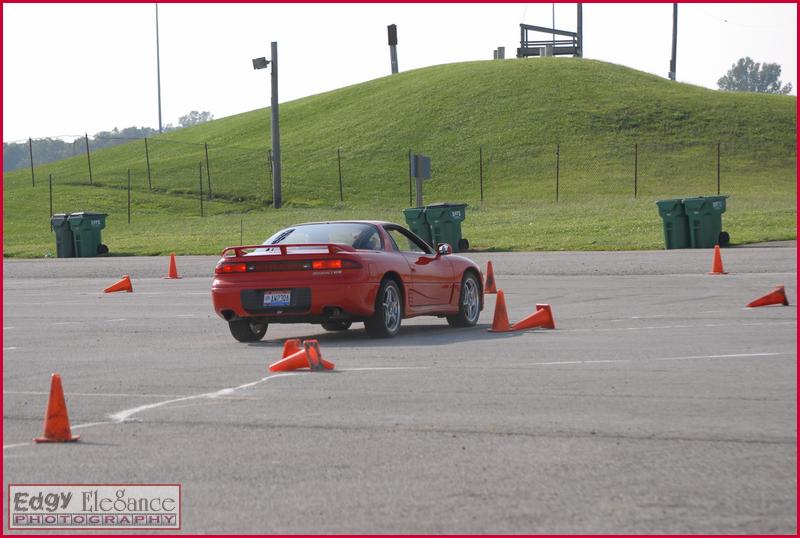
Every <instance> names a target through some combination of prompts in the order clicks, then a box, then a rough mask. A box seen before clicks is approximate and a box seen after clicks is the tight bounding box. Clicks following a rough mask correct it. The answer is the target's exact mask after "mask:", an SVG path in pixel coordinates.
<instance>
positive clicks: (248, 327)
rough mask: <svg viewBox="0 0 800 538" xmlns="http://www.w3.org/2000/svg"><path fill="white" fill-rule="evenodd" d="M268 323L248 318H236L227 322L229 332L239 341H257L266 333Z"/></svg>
mask: <svg viewBox="0 0 800 538" xmlns="http://www.w3.org/2000/svg"><path fill="white" fill-rule="evenodd" d="M267 327H269V324H268V323H256V322H255V321H253V320H250V319H237V320H234V321H229V322H228V328H229V329H230V330H231V334H232V335H233V337H234V338H236V339H237V340H238V341H240V342H258V341H259V340H261V339H262V338H264V335H265V334H267Z"/></svg>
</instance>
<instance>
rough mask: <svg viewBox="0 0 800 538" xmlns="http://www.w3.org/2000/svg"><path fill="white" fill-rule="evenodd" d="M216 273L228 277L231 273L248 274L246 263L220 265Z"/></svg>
mask: <svg viewBox="0 0 800 538" xmlns="http://www.w3.org/2000/svg"><path fill="white" fill-rule="evenodd" d="M214 272H215V273H216V274H218V275H227V274H230V273H246V272H247V264H246V263H225V262H222V263H218V264H217V267H216V269H215V270H214Z"/></svg>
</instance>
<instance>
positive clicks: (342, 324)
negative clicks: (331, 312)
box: [322, 319, 353, 331]
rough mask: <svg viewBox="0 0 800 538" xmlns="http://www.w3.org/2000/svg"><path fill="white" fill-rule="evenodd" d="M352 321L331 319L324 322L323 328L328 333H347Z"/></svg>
mask: <svg viewBox="0 0 800 538" xmlns="http://www.w3.org/2000/svg"><path fill="white" fill-rule="evenodd" d="M352 324H353V322H352V321H348V320H344V319H331V320H328V321H323V322H322V328H323V329H325V330H326V331H346V330H347V329H349V328H350V325H352Z"/></svg>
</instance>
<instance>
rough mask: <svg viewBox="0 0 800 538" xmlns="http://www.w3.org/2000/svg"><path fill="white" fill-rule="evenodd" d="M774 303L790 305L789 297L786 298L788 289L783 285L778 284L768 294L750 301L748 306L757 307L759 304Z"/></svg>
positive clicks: (767, 304)
mask: <svg viewBox="0 0 800 538" xmlns="http://www.w3.org/2000/svg"><path fill="white" fill-rule="evenodd" d="M773 304H781V305H783V306H789V299H787V298H786V290H785V289H784V288H783V286H778V287H776V288H775V289H774V290H772V291H771V292H769V293H768V294H766V295H764V296H762V297H759V298H758V299H755V300H753V301H751V302H750V303H748V305H747V307H748V308H755V307H757V306H769V305H773Z"/></svg>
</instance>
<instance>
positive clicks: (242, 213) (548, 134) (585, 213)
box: [3, 58, 797, 257]
mask: <svg viewBox="0 0 800 538" xmlns="http://www.w3.org/2000/svg"><path fill="white" fill-rule="evenodd" d="M796 108H797V100H796V98H795V97H791V96H775V95H760V94H742V93H723V92H716V91H712V90H707V89H703V88H698V87H694V86H690V85H686V84H678V83H674V82H670V81H667V80H664V79H661V78H659V77H655V76H652V75H648V74H644V73H641V72H637V71H634V70H631V69H627V68H624V67H620V66H617V65H612V64H606V63H602V62H596V61H590V60H579V59H563V58H552V59H547V58H545V59H535V60H506V61H502V62H496V61H485V62H469V63H462V64H451V65H444V66H436V67H430V68H425V69H420V70H416V71H409V72H406V73H401V74H399V75H394V76H391V77H385V78H381V79H377V80H374V81H370V82H367V83H363V84H358V85H355V86H351V87H347V88H343V89H340V90H337V91H333V92H328V93H325V94H321V95H315V96H311V97H307V98H304V99H300V100H297V101H294V102H291V103H286V104H283V105H281V141H282V152H283V159H282V165H283V199H284V208H282V209H280V210H274V209H272V208H271V198H272V196H271V190H270V188H269V175H268V169H267V162H266V151H267V148H269V147H270V140H269V110H268V109H263V110H256V111H252V112H247V113H244V114H239V115H237V116H232V117H229V118H223V119H220V120H216V121H214V122H211V123H208V124H204V125H200V126H197V127H194V128H190V129H184V130H180V131H176V132H171V133H168V134H165V135H163V136H160V137H157V138H153V139H148V150H149V154H150V155H149V156H150V163H151V178H150V182H152V187H153V188H152V190H150V189H149V188H148V177H147V169H146V165H145V148H144V142H143V141H134V142H131V143H129V144H125V145H123V146H117V147H114V148H109V149H105V150H102V151H96V152H94V153H93V154H92V171H93V183H94V184H93V185H91V186H89V185H88V173H87V169H86V159H85V156H83V157H76V158H72V159H67V160H64V161H60V162H58V163H50V164H47V165H42V166H38V167H37V168H36V170H35V173H36V187H32V186H31V177H30V171H29V170H25V171H18V172H14V173H10V174H6V175H5V177H4V179H3V196H4V202H3V209H4V215H3V226H4V234H3V250H4V255H5V256H18V257H38V256H44V255H46V253H47V252H53V250H54V239H53V234H52V232H51V231H50V229H49V219H48V217H49V202H48V188H47V176H48V175H49V174H52V175H53V178H54V192H53V197H54V200H53V205H54V207H53V210H54V212H74V211H80V210H91V211H103V212H107V213H109V214H110V216H109V218H108V226H107V228H106V230H105V231H104V232H103V240H104V242H105V243H106V244H108V245H109V247H110V248H111V252H112V254H165V253H169V252H176V253H179V254H206V253H207V254H211V253H218V252H219V251H220V250H221V248H222V247H224V246H227V245H231V244H234V243H238V242H239V240H240V226H242V225H243V227H244V234H243V240H244V242H260V241H262V240H263V239H264V238H265V237H267V236H268V235H270V233H271V232H272V231H274V230H275V229H276V228H279V227H282V226H285V225H288V224H291V223H293V222H298V221H307V220H323V219H340V218H368V219H372V218H378V219H385V220H392V221H400V222H402V220H403V216H402V212H401V210H402V209H403V208H404V207H407V206H408V205H409V192H408V164H407V160H406V157H407V152H408V150H409V149H413V150H414V151H416V152H420V153H425V154H428V155H431V156H432V161H433V174H434V177H433V179H432V180H431V181H428V182H426V183H425V201H426V203H428V202H434V201H454V202H465V203H468V204H469V205H470V207H469V208H468V209H467V218H466V221H465V222H464V224H463V229H464V236H465V237H467V238H469V240H470V243H471V244H472V245H473V247H475V248H478V249H504V250H561V249H564V250H573V249H650V248H663V236H662V232H661V222H660V219H659V217H658V213H657V211H656V206H655V204H654V201H655V200H657V199H663V198H670V197H683V196H698V195H711V194H716V178H717V153H716V144H717V142H719V143H720V147H721V169H720V175H721V192H722V194H727V195H730V199H729V201H728V211H727V212H726V213H725V215H724V217H723V223H724V228H725V229H726V230H727V231H729V233H730V234H731V238H732V241H733V242H734V243H745V242H753V241H763V240H778V239H790V238H794V237H796V213H797V209H796V151H795V148H796V119H795V118H796ZM203 143H208V145H209V160H210V168H211V177H212V190H213V193H214V195H215V199H214V200H213V201H211V202H208V203H207V204H206V205H205V210H206V212H207V213H206V214H207V216H205V217H203V218H201V217H200V216H199V201H198V199H197V194H198V191H199V177H198V174H199V170H198V166H199V164H200V163H201V162H203V163H204V162H205V153H204V147H203ZM635 144H638V163H639V164H638V185H637V190H638V196H637V198H636V199H634V197H633V175H634V169H633V163H634V145H635ZM557 146H558V148H559V153H560V155H559V192H558V194H559V201H558V203H556V202H555V194H556V193H555V170H556V147H557ZM479 147H482V148H483V155H484V168H483V174H484V185H483V187H484V201H483V202H481V200H480V184H479V168H478V148H479ZM337 148H341V153H342V168H343V175H344V198H345V201H344V202H343V203H342V202H340V201H339V182H338V173H337V157H336V151H337ZM128 169H130V170H131V173H132V204H133V208H132V223H131V224H130V225H128V224H127V204H126V201H127V192H126V190H125V188H126V185H127V178H126V173H127V170H128ZM206 182H207V179H205V176H204V188H207V187H206V186H205V185H206Z"/></svg>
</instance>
